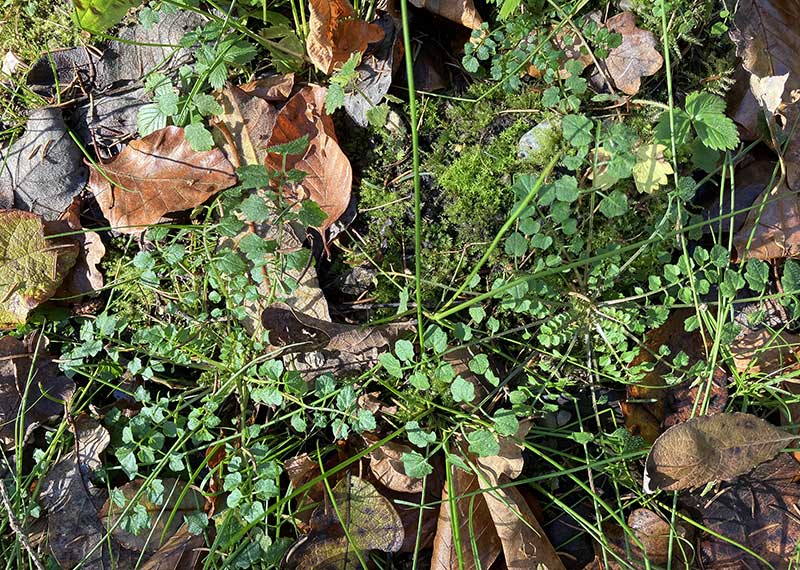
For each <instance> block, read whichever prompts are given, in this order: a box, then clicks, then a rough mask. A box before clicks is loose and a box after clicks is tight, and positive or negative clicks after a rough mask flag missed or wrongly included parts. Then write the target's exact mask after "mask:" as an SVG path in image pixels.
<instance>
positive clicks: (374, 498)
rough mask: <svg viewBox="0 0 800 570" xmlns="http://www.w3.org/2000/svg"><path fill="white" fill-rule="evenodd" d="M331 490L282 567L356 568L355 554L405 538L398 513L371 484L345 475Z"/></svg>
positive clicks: (389, 547)
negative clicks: (306, 533) (306, 532)
mask: <svg viewBox="0 0 800 570" xmlns="http://www.w3.org/2000/svg"><path fill="white" fill-rule="evenodd" d="M331 494H332V498H331V497H329V496H327V495H326V497H325V502H324V503H323V504H322V505H320V506H319V507H317V508H316V509H315V510H314V513H313V514H312V516H311V521H310V525H311V532H310V533H309V534H308V535H307V536H305V537H302V538H301V539H300V540H298V542H296V543H295V544H294V546H292V547H291V548H290V549H289V551H288V552H287V553H286V556H285V558H284V564H283V565H282V568H284V569H285V570H293V569H298V570H300V569H302V570H305V569H306V568H308V569H311V570H314V569H317V568H319V569H321V568H332V569H333V568H335V569H337V570H357V569H360V568H361V563H360V561H359V560H358V556H357V554H356V553H360V554H361V555H362V556H365V555H366V553H367V552H368V551H370V550H381V551H383V552H397V551H398V550H400V547H401V546H402V544H403V539H404V536H405V533H404V529H403V524H402V521H401V520H400V516H399V515H398V514H397V510H396V509H395V508H394V506H393V505H392V503H391V502H390V501H389V500H388V499H387V498H386V497H384V496H382V495H381V494H380V493H379V492H378V491H377V489H375V487H374V486H373V485H372V484H371V483H369V482H368V481H366V480H365V479H361V478H359V477H354V476H352V475H347V476H345V477H344V478H342V479H341V480H339V482H338V483H336V485H335V486H334V487H333V490H332V493H331ZM331 499H332V501H334V502H335V505H336V506H335V507H334V504H333V503H332V502H331ZM345 529H347V532H346V533H345ZM348 537H349V538H348ZM351 539H352V542H350V540H351Z"/></svg>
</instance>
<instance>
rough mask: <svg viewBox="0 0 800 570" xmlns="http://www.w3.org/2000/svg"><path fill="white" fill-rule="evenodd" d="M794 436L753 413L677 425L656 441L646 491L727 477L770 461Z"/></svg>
mask: <svg viewBox="0 0 800 570" xmlns="http://www.w3.org/2000/svg"><path fill="white" fill-rule="evenodd" d="M794 438H795V436H794V435H792V434H790V433H787V432H785V431H783V430H782V429H780V428H777V427H775V426H773V425H772V424H770V423H768V422H767V421H765V420H762V419H761V418H759V417H756V416H753V415H751V414H742V413H732V414H717V415H714V416H703V417H699V418H692V419H690V420H688V421H686V422H684V423H682V424H678V425H676V426H672V427H671V428H669V429H668V430H667V431H665V432H664V433H663V434H661V436H660V437H659V438H658V439H657V440H656V442H655V443H654V444H653V447H652V448H651V449H650V454H649V455H648V456H647V463H646V467H645V483H644V486H645V491H646V492H652V491H653V490H655V489H663V490H665V491H676V490H679V489H688V488H690V487H699V486H701V485H705V484H706V483H709V482H711V481H727V480H729V479H733V478H734V477H736V476H738V475H742V474H744V473H747V472H748V471H750V470H751V469H753V468H754V467H755V466H756V465H758V464H760V463H763V462H764V461H769V460H770V459H772V458H773V457H775V454H776V453H778V452H779V451H780V450H782V449H783V448H784V447H786V446H787V445H789V443H790V442H791V441H792V440H793V439H794Z"/></svg>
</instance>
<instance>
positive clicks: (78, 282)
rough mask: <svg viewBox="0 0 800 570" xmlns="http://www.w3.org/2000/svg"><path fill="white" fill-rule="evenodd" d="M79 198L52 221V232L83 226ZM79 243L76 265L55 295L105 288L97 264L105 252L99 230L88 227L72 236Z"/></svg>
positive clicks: (64, 295)
mask: <svg viewBox="0 0 800 570" xmlns="http://www.w3.org/2000/svg"><path fill="white" fill-rule="evenodd" d="M80 206H81V202H80V200H78V199H76V200H75V201H73V203H72V205H71V206H70V207H69V208H67V210H66V211H65V212H64V213H63V214H62V215H61V220H59V222H60V223H59V222H50V224H48V227H49V228H50V229H51V230H52V231H53V233H66V232H73V231H76V230H81V229H82V228H81V221H80ZM70 239H73V240H75V242H77V245H78V248H79V249H78V257H77V259H76V260H75V266H74V267H73V268H72V269H71V270H70V272H69V274H67V276H66V277H65V278H64V281H63V283H61V286H60V287H59V288H58V291H56V294H55V296H56V297H73V298H74V297H81V296H83V295H93V294H97V293H98V292H99V291H100V289H102V288H103V274H102V273H101V272H100V269H99V268H98V265H99V264H100V261H101V260H102V259H103V256H104V255H105V254H106V248H105V246H104V245H103V240H101V239H100V234H98V233H97V232H91V231H88V230H85V231H83V232H82V233H80V234H77V235H74V236H71V237H70Z"/></svg>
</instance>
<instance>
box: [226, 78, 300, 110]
mask: <svg viewBox="0 0 800 570" xmlns="http://www.w3.org/2000/svg"><path fill="white" fill-rule="evenodd" d="M293 88H294V73H286V74H284V75H270V76H268V77H262V78H261V79H256V80H255V81H250V82H249V83H245V84H243V85H239V89H241V90H242V91H244V92H245V93H249V94H250V95H253V96H255V97H260V98H261V99H264V100H265V101H269V102H270V103H283V102H284V101H286V100H287V99H288V98H289V95H291V94H292V89H293Z"/></svg>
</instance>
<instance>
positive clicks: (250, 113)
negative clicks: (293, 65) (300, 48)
mask: <svg viewBox="0 0 800 570" xmlns="http://www.w3.org/2000/svg"><path fill="white" fill-rule="evenodd" d="M251 85H252V84H251ZM290 89H291V87H290ZM257 91H259V88H257V87H253V88H252V89H251V90H250V91H249V92H248V91H245V90H244V89H243V88H242V87H236V86H235V85H231V86H229V87H226V88H225V89H223V90H222V92H220V93H219V94H218V95H217V101H218V102H219V103H220V105H222V114H221V115H217V116H216V117H215V118H214V119H213V120H212V121H211V124H212V125H213V126H214V127H216V131H215V134H216V133H219V134H220V135H221V136H220V137H217V138H221V139H222V140H221V141H220V143H221V144H219V146H220V147H221V148H222V149H223V150H224V151H225V154H226V155H227V157H228V159H229V160H230V161H231V162H232V163H233V164H234V165H235V166H237V167H239V166H243V165H246V164H263V163H264V159H265V158H266V156H267V146H268V143H269V138H270V137H271V136H272V129H273V127H275V119H276V117H277V116H278V111H277V109H275V107H273V106H272V104H271V103H269V102H268V101H267V100H266V99H263V98H262V97H260V96H258V95H256V92H257Z"/></svg>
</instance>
